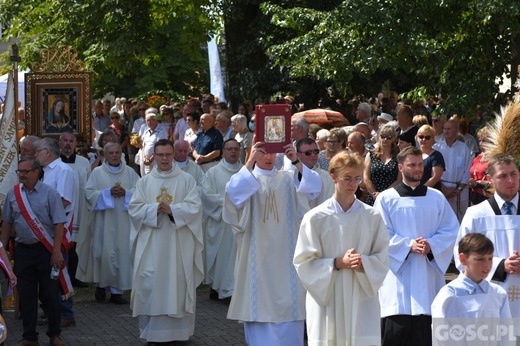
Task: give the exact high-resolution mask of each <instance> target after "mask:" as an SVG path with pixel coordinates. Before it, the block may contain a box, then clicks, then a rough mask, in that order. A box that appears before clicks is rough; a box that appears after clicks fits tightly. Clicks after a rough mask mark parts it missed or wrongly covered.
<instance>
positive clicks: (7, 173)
mask: <svg viewBox="0 0 520 346" xmlns="http://www.w3.org/2000/svg"><path fill="white" fill-rule="evenodd" d="M15 110H16V107H15V104H14V81H13V74H12V72H10V73H9V79H8V82H7V91H6V95H5V104H4V113H3V116H2V120H1V121H0V138H1V143H0V204H2V205H3V203H4V200H5V196H6V195H7V192H8V191H9V190H10V189H11V188H12V187H13V186H14V185H15V184H17V183H18V177H17V175H16V172H15V171H16V169H17V168H18V151H17V150H16V146H17V143H16V116H15Z"/></svg>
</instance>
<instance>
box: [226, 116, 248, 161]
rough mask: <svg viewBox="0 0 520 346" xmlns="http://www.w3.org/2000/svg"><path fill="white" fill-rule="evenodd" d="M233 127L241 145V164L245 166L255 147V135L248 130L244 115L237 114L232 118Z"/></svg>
mask: <svg viewBox="0 0 520 346" xmlns="http://www.w3.org/2000/svg"><path fill="white" fill-rule="evenodd" d="M231 125H232V126H233V130H235V132H236V133H237V134H236V135H235V139H236V140H237V142H238V143H239V144H240V156H239V158H240V162H242V163H243V164H245V163H246V162H247V160H248V159H249V155H250V154H251V147H252V146H253V133H252V132H250V131H249V129H248V128H247V118H246V116H245V115H243V114H236V115H234V116H232V117H231Z"/></svg>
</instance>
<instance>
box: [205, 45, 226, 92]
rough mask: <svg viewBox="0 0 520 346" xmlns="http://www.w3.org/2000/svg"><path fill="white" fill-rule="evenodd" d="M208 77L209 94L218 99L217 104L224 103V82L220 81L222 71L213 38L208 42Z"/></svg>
mask: <svg viewBox="0 0 520 346" xmlns="http://www.w3.org/2000/svg"><path fill="white" fill-rule="evenodd" d="M208 59H209V76H210V79H211V83H210V92H211V93H212V94H213V95H215V97H218V100H219V102H226V95H225V94H224V82H223V81H222V69H221V68H220V57H219V55H218V47H217V42H216V41H215V38H212V39H211V41H209V42H208Z"/></svg>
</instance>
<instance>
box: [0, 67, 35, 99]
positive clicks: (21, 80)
mask: <svg viewBox="0 0 520 346" xmlns="http://www.w3.org/2000/svg"><path fill="white" fill-rule="evenodd" d="M28 72H30V71H29V70H26V71H18V101H20V103H21V104H22V107H23V108H25V73H28ZM7 75H8V74H7V73H6V74H4V75H3V76H0V102H1V103H3V102H4V99H5V92H6V90H7Z"/></svg>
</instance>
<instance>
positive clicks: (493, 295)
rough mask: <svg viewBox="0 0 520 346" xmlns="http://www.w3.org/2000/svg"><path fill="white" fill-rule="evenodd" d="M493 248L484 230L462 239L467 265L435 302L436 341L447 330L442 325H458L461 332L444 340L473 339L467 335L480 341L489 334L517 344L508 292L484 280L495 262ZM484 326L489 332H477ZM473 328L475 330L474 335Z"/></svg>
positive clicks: (461, 253)
mask: <svg viewBox="0 0 520 346" xmlns="http://www.w3.org/2000/svg"><path fill="white" fill-rule="evenodd" d="M493 252H494V246H493V243H492V242H491V240H489V238H487V237H486V236H485V235H483V234H481V233H470V234H467V235H465V236H464V237H463V238H462V239H461V240H460V242H459V259H460V262H461V264H463V265H464V271H463V272H461V273H460V275H459V276H458V277H457V278H456V279H455V280H453V281H451V282H450V283H449V284H447V285H446V286H444V287H443V288H442V289H441V290H440V291H439V293H438V294H437V296H436V297H435V300H434V301H433V303H432V318H433V343H434V344H435V345H437V344H439V343H438V342H437V341H439V340H438V339H439V338H442V335H443V334H444V333H442V331H441V328H442V327H443V326H444V327H445V329H446V330H450V331H451V330H452V329H453V328H455V327H457V328H459V327H460V328H463V329H461V330H462V334H459V337H456V338H455V339H457V340H455V339H453V338H448V339H449V340H444V341H447V343H442V344H455V342H456V343H457V344H458V345H460V344H465V343H469V342H470V341H469V339H468V338H472V340H473V342H478V341H479V337H480V338H482V337H484V336H485V337H486V338H488V340H487V342H489V341H495V342H497V344H500V345H502V344H509V343H510V342H513V344H514V341H513V340H514V339H515V338H514V336H513V333H512V330H511V333H508V332H507V330H508V329H510V328H511V327H512V326H511V323H512V320H510V318H511V312H510V310H509V302H508V297H507V292H506V291H505V290H504V289H503V288H502V287H500V286H499V285H497V284H494V283H492V282H489V281H487V280H485V279H486V277H487V276H488V274H489V272H490V270H491V267H492V265H493ZM454 319H456V320H454ZM499 324H500V325H503V326H504V327H505V329H504V328H502V329H504V330H505V332H504V331H500V328H498V329H497V327H498V325H499ZM479 328H480V329H479ZM482 328H485V329H486V333H485V335H484V334H482V333H481V334H480V336H479V335H478V334H477V333H478V331H479V330H482ZM471 330H473V331H475V335H473V334H472V332H471ZM497 332H499V333H501V334H502V335H498V334H496V333H497ZM463 334H464V336H463ZM460 338H462V339H460ZM480 341H483V340H480ZM487 344H489V343H487ZM492 344H493V343H492Z"/></svg>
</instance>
